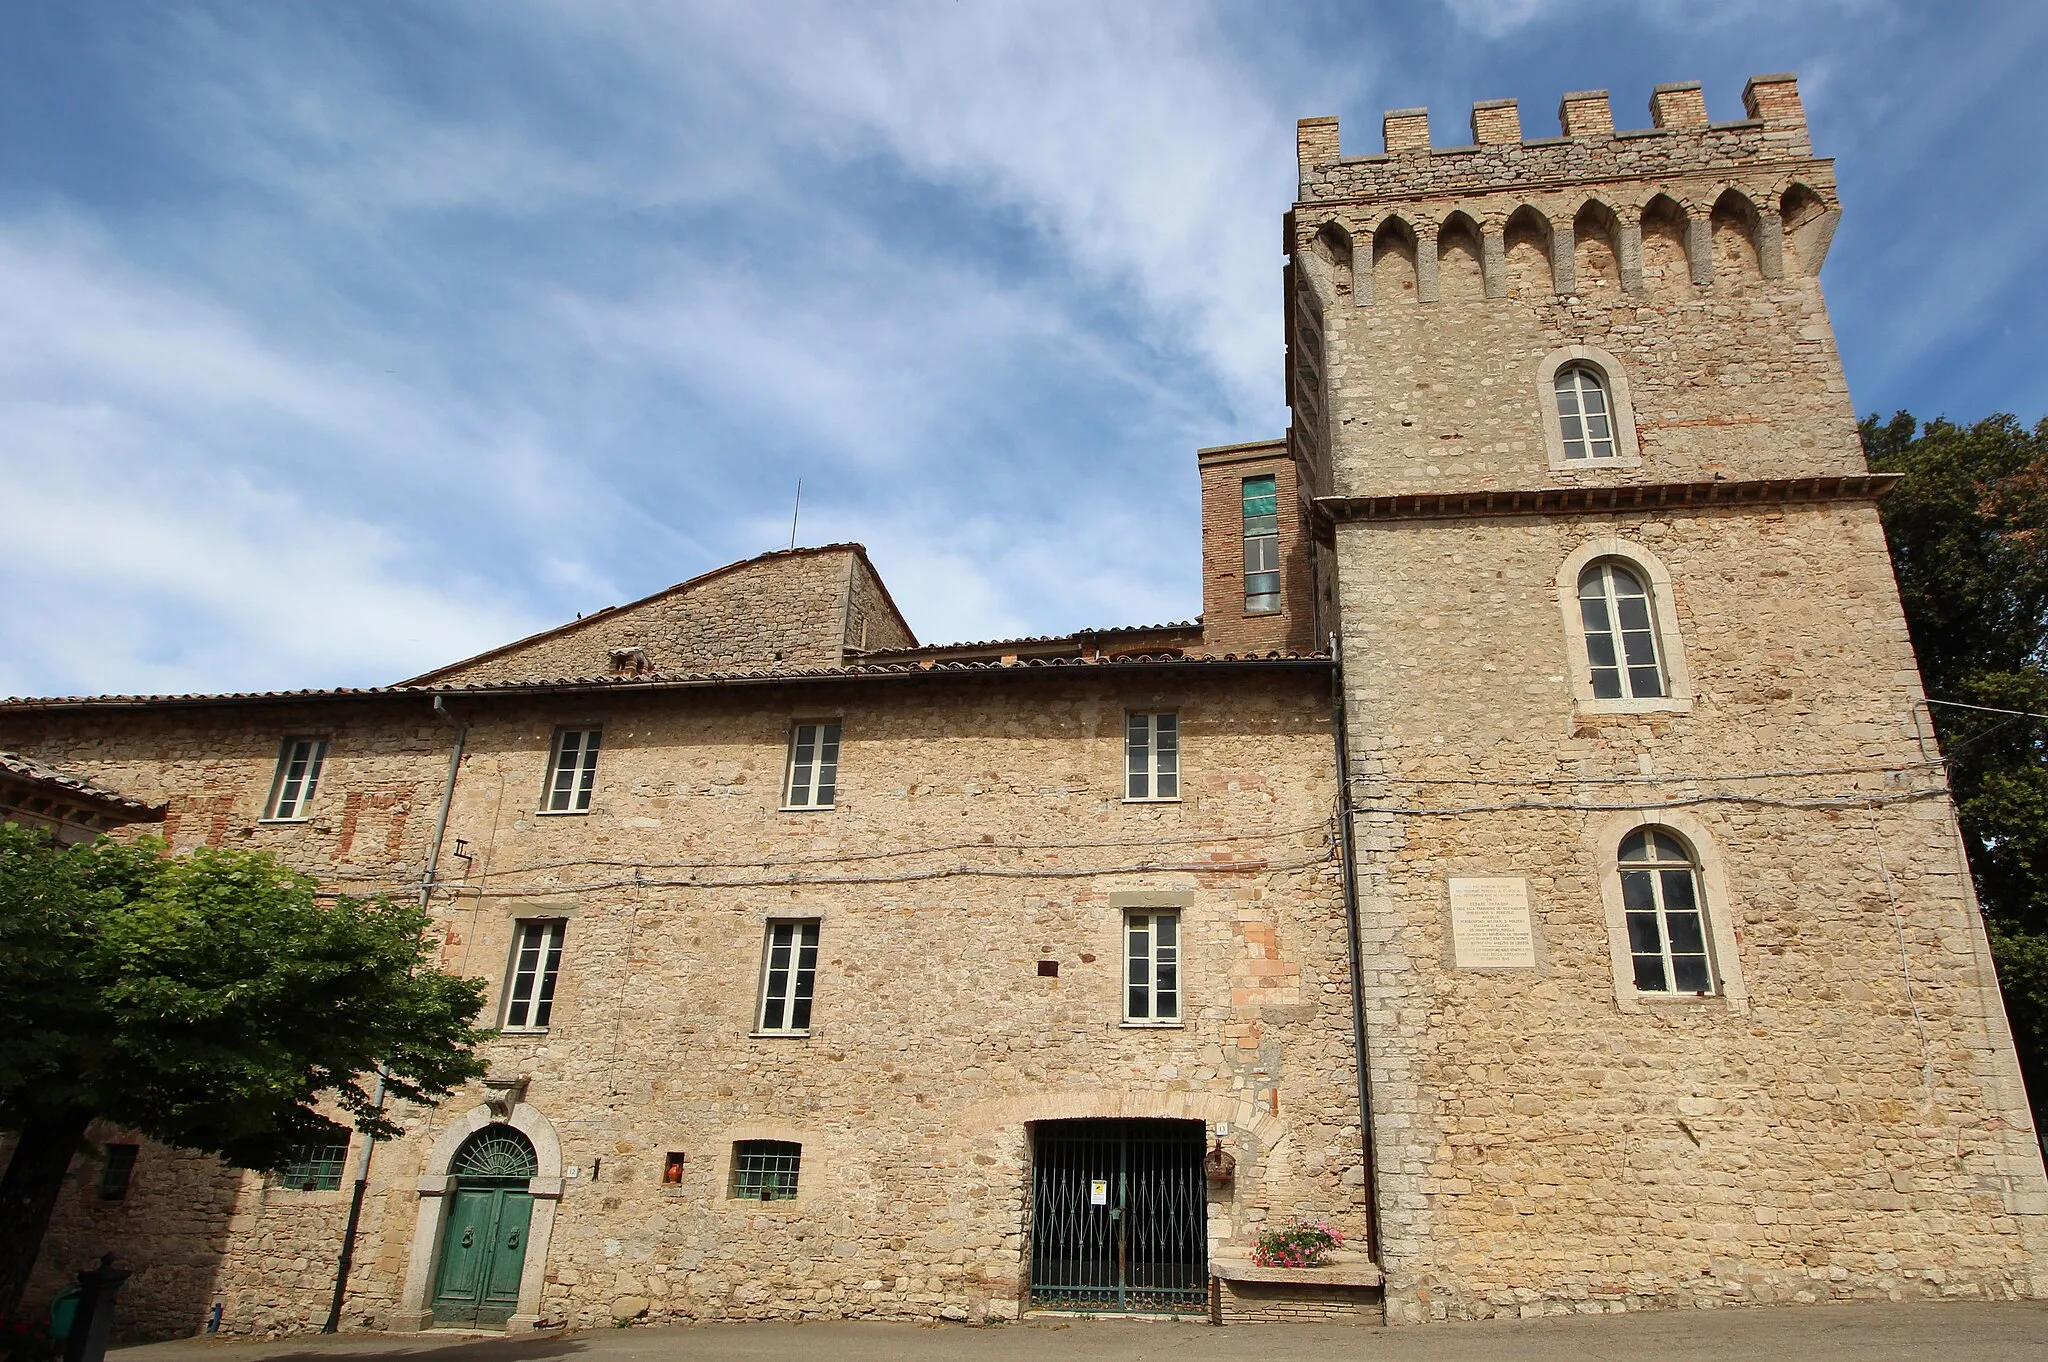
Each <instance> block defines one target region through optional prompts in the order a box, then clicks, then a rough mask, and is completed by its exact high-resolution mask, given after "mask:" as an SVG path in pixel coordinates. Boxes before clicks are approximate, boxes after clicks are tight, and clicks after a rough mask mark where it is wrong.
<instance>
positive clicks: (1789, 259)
mask: <svg viewBox="0 0 2048 1362" xmlns="http://www.w3.org/2000/svg"><path fill="white" fill-rule="evenodd" d="M1747 99H1748V102H1749V104H1750V108H1749V110H1748V112H1749V113H1750V115H1751V117H1750V119H1749V120H1748V121H1746V122H1744V123H1741V124H1736V125H1709V124H1708V123H1707V120H1706V105H1705V102H1704V99H1703V98H1702V94H1701V91H1700V90H1699V89H1698V88H1697V87H1695V86H1669V87H1659V89H1658V90H1657V92H1656V93H1655V96H1654V97H1653V120H1654V121H1655V122H1656V123H1657V124H1658V125H1659V126H1658V128H1657V129H1655V130H1651V131H1645V132H1641V133H1617V132H1615V130H1614V127H1613V119H1612V116H1611V113H1610V111H1609V108H1608V103H1607V98H1606V95H1605V93H1604V92H1589V93H1581V94H1577V95H1568V96H1566V98H1565V101H1564V104H1563V110H1562V118H1563V123H1564V131H1565V133H1566V135H1565V136H1564V137H1562V138H1557V139H1543V140H1538V141H1527V140H1523V138H1522V136H1521V132H1520V127H1519V119H1518V117H1516V116H1514V110H1513V109H1512V107H1511V106H1505V105H1501V104H1489V105H1486V106H1482V107H1481V108H1480V109H1479V110H1477V111H1475V118H1474V134H1475V140H1476V141H1477V142H1478V145H1477V146H1475V147H1474V148H1470V149H1459V150H1433V149H1432V148H1431V145H1430V141H1431V139H1430V136H1429V133H1428V130H1427V126H1426V115H1423V114H1422V113H1421V112H1420V111H1413V110H1410V111H1400V112H1397V113H1393V114H1389V115H1388V116H1387V121H1386V136H1387V146H1388V154H1387V155H1385V156H1382V157H1370V158H1365V159H1364V160H1353V161H1345V160H1341V159H1340V158H1339V156H1338V154H1337V129H1336V126H1335V124H1334V121H1332V120H1314V121H1310V122H1305V123H1304V124H1303V126H1302V129H1301V135H1300V150H1301V167H1302V176H1301V184H1302V190H1301V201H1300V202H1299V203H1297V204H1296V206H1295V211H1294V215H1293V219H1292V231H1293V234H1294V237H1293V239H1294V242H1295V251H1294V257H1293V278H1294V287H1295V289H1296V290H1297V293H1298V295H1299V297H1298V298H1297V307H1296V312H1295V320H1294V323H1293V331H1292V332H1291V339H1290V364H1291V366H1292V384H1291V393H1292V396H1293V400H1294V402H1295V406H1296V431H1295V443H1296V445H1297V447H1301V448H1311V449H1312V448H1313V447H1317V446H1318V442H1319V441H1324V440H1326V442H1327V445H1328V447H1329V449H1330V450H1331V451H1332V452H1331V456H1330V466H1331V468H1332V486H1331V488H1330V491H1331V492H1332V493H1333V494H1334V495H1335V496H1336V497H1338V498H1350V499H1354V500H1352V501H1350V502H1344V501H1338V502H1335V503H1330V504H1331V505H1332V506H1333V508H1334V514H1335V517H1336V520H1337V523H1336V524H1335V526H1334V531H1333V533H1334V536H1335V545H1336V547H1335V556H1336V559H1337V567H1338V575H1339V581H1340V586H1339V596H1340V603H1341V612H1342V622H1343V634H1344V640H1343V649H1344V665H1345V685H1346V693H1347V696H1348V699H1349V703H1350V706H1351V710H1350V723H1351V730H1350V731H1351V733H1352V736H1353V742H1354V747H1355V749H1356V750H1355V753H1354V760H1355V764H1354V774H1355V776H1356V777H1357V778H1358V786H1357V789H1356V790H1355V791H1354V797H1355V798H1356V799H1357V800H1358V801H1359V802H1360V803H1361V804H1362V806H1363V809H1364V812H1363V813H1362V814H1361V817H1360V820H1359V824H1358V826H1359V830H1360V835H1361V836H1360V843H1359V850H1360V871H1361V887H1360V892H1361V895H1362V899H1363V912H1364V918H1365V922H1364V926H1365V931H1366V936H1367V944H1366V961H1367V969H1368V978H1367V998H1366V1002H1367V1007H1368V1027H1369V1032H1370V1039H1369V1047H1370V1056H1371V1069H1372V1078H1373V1088H1374V1101H1375V1103H1376V1115H1375V1132H1376V1134H1375V1140H1376V1148H1377V1150H1378V1155H1379V1166H1378V1176H1377V1182H1376V1185H1377V1188H1378V1190H1379V1194H1380V1197H1381V1208H1382V1211H1383V1215H1384V1224H1383V1230H1384V1233H1383V1241H1382V1242H1383V1251H1384V1254H1385V1260H1386V1261H1385V1267H1386V1271H1387V1304H1388V1315H1389V1318H1390V1319H1393V1320H1424V1319H1431V1318H1445V1317H1470V1316H1484V1315H1490V1314H1496V1313H1500V1312H1503V1311H1515V1312H1521V1313H1525V1314H1527V1313H1543V1312H1555V1311H1569V1310H1607V1309H1625V1308H1637V1307H1647V1306H1658V1305H1672V1304H1701V1305H1706V1304H1715V1303H1718V1302H1722V1301H1763V1300H1786V1299H1791V1300H1813V1299H1832V1298H1837V1297H1842V1296H1880V1297H1883V1296H1890V1297H1898V1296H1905V1295H1913V1294H1966V1295H1988V1296H2015V1295H2017V1296H2024V1295H2030V1294H2034V1293H2036V1292H2037V1291H2041V1290H2044V1289H2048V1220H2044V1213H2048V1179H2044V1177H2043V1172H2042V1165H2041V1158H2040V1151H2039V1149H2038V1146H2037V1145H2036V1144H2035V1141H2034V1135H2033V1131H2032V1129H2031V1123H2030V1118H2029V1116H2028V1112H2027V1108H2026V1103H2025V1098H2024V1093H2023V1092H2022V1091H2021V1088H2020V1084H2019V1080H2018V1075H2017V1066H2016V1063H2015V1062H2014V1059H2013V1055H2012V1049H2011V1043H2010V1038H2009V1036H2008V1034H2007V1032H2006V1028H2005V1022H2004V1017H2003V1013H2002V1009H2001V1006H2000V1003H1999V999H1998V994H1997V991H1996V984H1995V978H1994V975H1993V972H1992V970H1991V968H1990V962H1989V956H1988V951H1987V949H1986V945H1985V940H1984V934H1983V929H1982V924H1981V922H1980V921H1979V919H1978V916H1977V914H1976V911H1975V907H1974V903H1973V901H1972V899H1971V897H1970V891H1969V886H1968V884H1967V881H1966V877H1965V874H1964V866H1963V862H1962V859H1961V849H1960V842H1959V839H1958V837H1957V834H1956V830H1955V826H1954V820H1953V812H1952V810H1951V809H1950V808H1949V806H1948V803H1947V800H1946V796H1945V793H1944V792H1943V791H1942V789H1941V768H1940V765H1939V754H1938V752H1937V751H1936V750H1935V748H1934V744H1933V741H1932V738H1931V736H1930V735H1929V733H1928V728H1927V725H1926V723H1925V718H1924V713H1923V712H1922V710H1921V709H1920V708H1919V703H1920V698H1921V697H1920V690H1919V680H1918V676H1917V672H1916V670H1915V667H1914V662H1913V657H1912V651H1911V648H1910V645H1909V641H1908V639H1907V634H1906V629H1905V624H1904V619H1903V616H1902V614H1901V611H1900V608H1899V603H1898V596H1897V591H1896V588H1895V586H1894V584H1893V581H1892V577H1891V572H1890V563H1889V559H1888V558H1887V556H1886V552H1885V545H1884V539H1883V534H1882V531H1881V529H1880V527H1879V524H1878V520H1877V515H1876V511H1875V508H1874V507H1872V506H1871V505H1870V504H1869V503H1868V502H1867V501H1860V502H1859V501H1806V502H1797V501H1790V502H1788V501H1787V500H1786V498H1785V497H1783V496H1778V495H1776V494H1774V493H1772V494H1769V495H1767V493H1769V492H1770V489H1769V488H1768V487H1760V486H1757V485H1756V483H1757V481H1758V480H1767V479H1798V478H1808V477H1829V476H1834V475H1856V474H1862V473H1863V472H1865V465H1864V462H1863V458H1862V453H1861V449H1860V446H1859V442H1858V439H1857V432H1856V428H1855V416H1854V408H1853V406H1852V404H1851V403H1850V401H1849V396H1848V390H1847V385H1846V383H1845V382H1844V379H1843V376H1842V371H1841V365H1840V360H1839V358H1838V356H1837V354H1836V351H1835V348H1834V342H1833V336H1832V332H1831V329H1830V327H1829V324H1828V319H1827V313H1826V309H1825V304H1824V302H1823V299H1822V296H1821V292H1820V286H1819V282H1818V280H1817V278H1816V276H1817V274H1818V271H1819V267H1820V263H1821V260H1822V258H1823V256H1824V253H1825V249H1826V244H1827V240H1828V235H1829V233H1831V231H1832V230H1833V224H1834V221H1835V218H1836V216H1837V215H1838V214H1837V208H1836V201H1835V196H1834V180H1833V168H1832V166H1831V165H1830V164H1829V163H1828V162H1825V161H1818V160H1814V159H1812V155H1811V150H1810V147H1809V146H1808V143H1807V136H1806V127H1805V123H1804V119H1803V115H1802V114H1801V112H1800V109H1799V102H1798V96H1797V90H1796V86H1795V85H1794V84H1793V83H1792V82H1791V80H1790V78H1789V77H1770V78H1759V79H1758V80H1757V81H1754V82H1752V84H1751V87H1750V90H1749V91H1748V92H1747ZM1569 358H1576V359H1581V360H1589V361H1591V362H1593V363H1594V364H1595V365H1596V366H1597V367H1598V368H1599V369H1600V370H1601V371H1602V373H1603V375H1604V377H1605V378H1606V380H1607V382H1608V385H1609V390H1610V392H1611V393H1612V394H1613V396H1614V397H1615V399H1616V401H1615V406H1616V408H1617V409H1619V408H1620V407H1621V406H1622V405H1623V404H1622V402H1621V398H1622V396H1623V394H1624V391H1625V392H1626V395H1627V397H1628V398H1629V399H1630V400H1629V404H1628V405H1630V406H1631V407H1632V409H1633V416H1634V425H1635V430H1636V435H1637V439H1636V440H1634V441H1633V442H1630V441H1626V440H1623V441H1621V442H1619V447H1618V450H1617V453H1618V454H1619V455H1620V457H1619V458H1618V459H1616V460H1615V461H1614V462H1613V463H1609V464H1606V465H1604V466H1599V467H1595V466H1592V465H1590V464H1587V463H1568V462H1565V461H1563V460H1562V458H1561V445H1560V446H1558V447H1557V448H1556V449H1553V443H1554V430H1555V427H1554V425H1553V422H1554V420H1555V417H1554V416H1553V415H1552V414H1551V412H1550V410H1549V408H1548V406H1547V404H1546V401H1545V394H1546V388H1547V385H1546V384H1545V383H1544V382H1543V376H1544V369H1543V367H1542V366H1543V365H1544V363H1545V361H1546V360H1548V361H1550V362H1551V363H1552V364H1555V363H1557V362H1559V361H1562V360H1565V359H1569ZM1325 431H1327V436H1324V435H1323V434H1322V432H1325ZM1692 482H1725V483H1727V484H1728V485H1729V488H1730V489H1731V492H1732V493H1734V494H1735V495H1734V496H1731V498H1730V499H1731V500H1732V499H1739V498H1741V497H1747V498H1749V499H1751V500H1752V501H1753V502H1754V504H1752V505H1748V506H1744V507H1741V508H1739V509H1729V510H1725V511H1712V512H1708V511H1690V512H1684V513H1679V512H1675V511H1674V512H1671V513H1652V512H1644V513H1637V514H1620V515H1613V516H1602V515H1596V514H1593V513H1590V512H1587V513H1581V514H1577V515H1561V516H1557V517H1552V518H1542V517H1536V516H1512V517H1486V516H1479V515H1471V516H1465V517H1462V518H1461V517H1460V516H1458V515H1455V514H1452V513H1450V512H1448V511H1447V510H1445V509H1444V508H1445V505H1446V504H1445V503H1437V502H1435V501H1434V500H1433V499H1430V498H1426V497H1414V499H1413V500H1411V501H1409V502H1406V503H1400V502H1393V501H1380V502H1372V501H1370V500H1369V499H1371V498H1389V497H1393V496H1396V495H1409V496H1413V494H1427V493H1445V494H1454V493H1462V492H1471V491H1499V490H1522V489H1551V488H1559V487H1571V486H1575V485H1576V486H1588V485H1599V484H1635V485H1656V484H1671V483H1692ZM1809 490H1811V489H1809ZM1651 495H1652V497H1653V504H1654V494H1651ZM1353 514H1356V515H1357V516H1358V517H1359V518H1357V519H1347V518H1346V517H1347V516H1350V515H1353ZM1438 515H1440V516H1441V518H1427V517H1430V516H1438ZM1574 554H1579V555H1580V557H1578V558H1573V555H1574ZM1594 555H1618V556H1620V557H1622V558H1625V559H1629V560H1632V561H1633V563H1634V565H1635V570H1636V571H1637V572H1638V574H1639V575H1640V576H1642V577H1644V578H1645V579H1647V580H1648V582H1649V584H1650V585H1651V586H1652V589H1653V593H1654V594H1655V595H1656V596H1657V597H1658V598H1659V599H1660V600H1661V601H1662V603H1663V606H1664V607H1665V609H1664V611H1663V612H1662V614H1661V617H1660V619H1659V621H1658V628H1659V631H1660V642H1661V643H1662V645H1663V646H1664V648H1665V651H1666V653H1667V655H1668V659H1669V662H1670V665H1669V666H1668V667H1667V672H1668V673H1669V677H1670V680H1671V685H1672V693H1673V697H1674V700H1675V701H1676V703H1671V704H1657V705H1646V704H1641V703H1639V704H1637V705H1636V706H1635V708H1636V710H1637V711H1638V712H1625V711H1626V710H1628V708H1629V706H1626V705H1622V706H1613V705H1610V706H1606V707H1602V706H1600V705H1598V704H1595V703H1593V702H1592V701H1591V696H1590V692H1589V690H1588V689H1587V680H1586V677H1585V675H1584V670H1585V665H1586V664H1585V663H1584V661H1583V659H1581V658H1579V657H1576V656H1575V655H1574V653H1573V651H1572V649H1571V648H1570V647H1569V646H1568V640H1569V639H1570V638H1571V637H1573V636H1574V633H1575V631H1577V630H1579V629H1580V628H1581V626H1580V624H1579V623H1578V622H1577V608H1576V601H1575V599H1574V597H1575V594H1576V592H1575V588H1576V579H1577V571H1578V569H1577V566H1571V567H1568V566H1567V559H1572V562H1573V564H1579V563H1582V562H1583V561H1585V560H1586V559H1587V558H1590V557H1592V556H1594ZM1568 631H1569V632H1568ZM1681 664H1682V665H1681ZM1801 773H1803V774H1801ZM1649 823H1662V824H1664V825H1666V826H1669V827H1671V828H1673V829H1675V830H1677V831H1678V832H1679V833H1680V834H1681V835H1682V836H1683V837H1684V838H1685V839H1686V841H1687V842H1688V843H1689V844H1690V845H1691V846H1693V848H1694V849H1695V850H1696V851H1698V852H1699V854H1700V857H1701V862H1702V865H1701V872H1702V873H1701V877H1700V882H1701V883H1702V885H1703V887H1704V891H1705V893H1706V894H1707V897H1708V913H1709V916H1710V918H1712V919H1713V920H1714V921H1717V922H1719V923H1720V924H1721V925H1722V926H1723V927H1724V928H1727V929H1730V930H1729V931H1728V932H1727V933H1726V934H1725V935H1724V936H1723V937H1722V938H1721V939H1720V940H1719V941H1718V942H1717V944H1716V949H1717V952H1718V954H1717V958H1716V960H1715V964H1716V967H1717V969H1718V971H1719V979H1720V988H1719V991H1718V993H1717V995H1716V996H1709V997H1701V998H1694V997H1687V998H1684V999H1662V998H1645V997H1642V996H1640V995H1638V994H1637V993H1636V990H1635V988H1634V985H1633V982H1632V978H1631V977H1630V974H1629V971H1628V966H1627V946H1626V937H1625V934H1622V933H1623V930H1624V929H1622V928H1621V926H1620V919H1621V908H1620V904H1619V887H1618V880H1617V878H1616V876H1615V870H1614V857H1615V854H1616V851H1617V849H1618V845H1619V842H1620V839H1621V837H1622V836H1624V835H1625V834H1626V833H1627V832H1628V831H1629V830H1630V829H1631V828H1633V827H1636V826H1641V825H1644V824H1649ZM1453 876H1460V877H1467V876H1469V877H1511V878H1523V879H1525V880H1526V882H1527V886H1528V892H1529V896H1530V900H1531V911H1532V918H1533V923H1534V930H1535V938H1536V961H1537V963H1536V965H1535V967H1534V968H1506V969H1493V970H1483V969H1460V968H1457V967H1456V966H1455V965H1454V963H1453V955H1452V947H1451V943H1450V941H1449V938H1448V932H1449V919H1450V907H1449V901H1448V895H1449V891H1448V886H1447V880H1448V879H1449V878H1451V877H1453ZM1617 935H1620V939H1619V940H1617ZM1909 979H1910V981H1911V982H1910V992H1909V985H1908V980H1909Z"/></svg>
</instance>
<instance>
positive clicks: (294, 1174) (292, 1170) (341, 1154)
mask: <svg viewBox="0 0 2048 1362" xmlns="http://www.w3.org/2000/svg"><path fill="white" fill-rule="evenodd" d="M347 1162H348V1133H347V1132H346V1131H342V1130H337V1131H336V1132H335V1133H334V1136H333V1138H332V1139H323V1140H312V1141H308V1142H307V1143H305V1144H302V1145H300V1146H299V1147H298V1148H297V1149H295V1150H293V1151H292V1158H291V1162H290V1163H287V1164H286V1165H285V1166H284V1167H282V1168H280V1169H278V1170H277V1182H278V1185H279V1186H280V1187H289V1188H292V1189H293V1190H295V1191H300V1192H332V1191H337V1190H339V1189H340V1187H341V1170H342V1167H343V1165H344V1164H346V1163H347Z"/></svg>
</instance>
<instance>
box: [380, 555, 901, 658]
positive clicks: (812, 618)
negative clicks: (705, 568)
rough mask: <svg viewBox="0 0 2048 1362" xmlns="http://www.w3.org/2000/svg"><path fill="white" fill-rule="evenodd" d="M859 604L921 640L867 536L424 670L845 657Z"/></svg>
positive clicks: (871, 627)
mask: <svg viewBox="0 0 2048 1362" xmlns="http://www.w3.org/2000/svg"><path fill="white" fill-rule="evenodd" d="M856 611H858V619H859V623H862V624H865V625H866V626H867V629H868V633H869V636H870V638H871V639H880V638H891V639H900V640H901V643H900V644H895V645H890V646H906V645H908V644H909V643H911V642H914V640H913V639H912V638H911V635H910V631H909V629H908V627H907V626H905V625H904V623H903V621H902V618H901V617H900V616H898V615H897V614H896V610H895V607H894V606H893V605H892V604H890V603H889V601H888V594H887V592H886V590H884V589H883V588H882V587H881V584H880V582H879V579H877V578H876V576H875V572H874V569H873V567H872V566H871V565H869V564H868V562H867V555H866V554H865V553H864V552H863V551H862V550H861V549H860V547H859V546H858V545H848V544H834V545H827V546H826V547H823V548H817V549H796V550H793V551H787V552H782V553H772V554H766V555H763V556H762V557H760V558H754V559H749V560H748V561H746V562H743V563H735V564H733V565H732V566H730V567H726V568H720V569H718V570H717V571H715V572H709V573H706V574H704V575H703V576H701V577H697V578H693V579H692V580H690V581H688V582H684V583H682V584H681V585H679V586H674V587H670V588H669V589H668V590H667V591H663V592H660V593H658V594H656V595H653V596H649V597H647V598H646V599H645V600H641V601H635V602H633V603H632V604H630V605H625V606H620V607H618V608H617V609H614V610H607V611H603V612H600V613H598V614H595V615H592V616H590V617H588V618H587V619H583V620H579V621H576V622H575V623H573V624H569V625H565V626H563V627H562V628H560V629H555V630H551V631H550V632H548V633H545V634H540V635H537V636H535V637H533V638H530V639H525V640H522V641H520V642H519V643H515V644H512V645H510V646H509V647H506V648H501V649H498V650H496V651H493V652H490V653H485V654H484V655H482V656H481V657H477V658H472V659H470V660H469V661H466V662H460V663H456V664H454V665H452V666H449V667H445V668H442V669H441V670H439V671H434V672H429V673H427V674H426V675H425V676H423V677H419V678H416V679H418V680H421V681H433V682H439V683H450V684H458V683H461V682H476V681H528V680H553V679H557V678H562V677H585V676H603V675H606V674H607V673H609V672H610V671H611V669H612V665H611V654H612V651H613V650H614V649H621V648H643V649H645V650H646V652H647V655H648V659H649V661H651V662H652V664H653V666H654V670H656V671H660V672H694V671H730V670H775V669H779V668H794V667H836V666H838V665H840V663H841V662H842V661H844V660H845V655H846V649H847V647H848V645H849V643H854V644H855V646H857V640H858V638H859V634H858V631H857V630H856V631H855V633H854V634H853V636H852V638H851V639H849V636H848V625H849V624H850V623H853V622H854V621H855V616H856ZM870 646H872V647H880V646H884V645H882V644H880V643H871V644H870Z"/></svg>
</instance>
